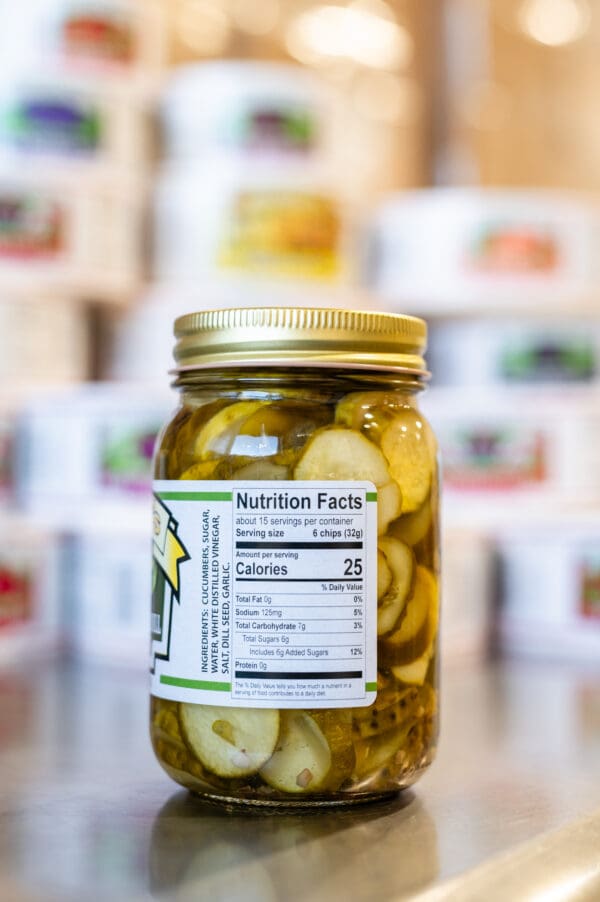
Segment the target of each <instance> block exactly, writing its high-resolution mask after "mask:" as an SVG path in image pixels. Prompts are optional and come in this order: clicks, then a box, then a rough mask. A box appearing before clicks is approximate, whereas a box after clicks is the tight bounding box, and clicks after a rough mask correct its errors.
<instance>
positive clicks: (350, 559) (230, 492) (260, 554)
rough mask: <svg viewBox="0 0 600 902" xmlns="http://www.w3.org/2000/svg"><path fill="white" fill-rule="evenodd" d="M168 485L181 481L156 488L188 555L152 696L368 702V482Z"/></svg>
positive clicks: (373, 672) (373, 559) (371, 693)
mask: <svg viewBox="0 0 600 902" xmlns="http://www.w3.org/2000/svg"><path fill="white" fill-rule="evenodd" d="M164 485H168V486H169V487H173V486H177V490H176V491H175V490H173V491H169V490H166V491H165V490H164V489H162V491H160V492H158V493H157V502H158V504H159V505H162V507H163V508H164V509H165V510H168V511H169V516H170V517H171V518H172V519H174V520H175V521H176V531H177V539H178V542H179V544H180V546H181V548H182V549H183V550H182V552H181V555H182V557H181V560H182V561H184V558H183V555H184V553H185V555H187V558H186V559H185V561H184V562H182V563H181V567H180V571H181V580H180V582H181V585H180V592H179V598H177V599H175V602H174V603H173V604H172V605H171V615H170V618H168V619H169V620H170V622H169V630H170V633H171V643H170V648H169V649H168V655H167V660H166V661H165V659H164V658H161V657H160V655H159V656H155V660H154V672H155V680H154V683H155V688H157V692H156V694H158V695H161V696H162V697H166V698H174V699H178V700H183V701H188V700H189V701H196V702H202V701H204V702H206V703H207V704H221V705H239V706H240V707H280V708H281V707H287V708H304V707H306V708H311V707H312V708H318V707H352V706H358V705H368V704H371V703H372V701H373V699H374V697H375V693H376V689H377V686H376V679H377V651H376V640H377V597H376V582H377V579H376V567H377V505H376V500H377V496H376V490H375V488H374V486H373V485H372V484H371V483H363V482H351V483H340V482H252V483H232V482H219V483H210V484H209V485H208V486H207V485H206V483H196V484H193V485H194V486H196V485H197V486H200V487H202V489H203V490H202V491H192V490H190V491H182V490H181V485H182V484H181V483H161V484H160V486H161V487H162V486H164ZM190 489H191V487H190ZM159 514H160V510H159ZM165 517H166V514H163V519H164V518H165ZM156 518H157V513H156V509H155V522H156ZM156 558H157V554H156V550H155V560H156ZM194 561H195V565H194V563H193V562H194ZM194 571H196V575H194ZM184 574H186V576H185V578H184ZM167 594H168V593H167ZM194 613H195V616H194ZM153 616H154V612H153ZM184 623H185V626H184V627H183V628H182V626H181V625H182V624H184ZM165 626H166V624H165ZM198 629H199V635H198ZM194 634H196V638H197V644H196V646H195V647H196V649H197V650H199V654H197V655H196V658H195V659H194V654H193V652H192V651H190V646H191V645H192V643H193V641H194ZM163 644H164V643H163ZM157 675H158V680H157V679H156V677H157ZM211 675H212V676H214V679H211ZM202 695H203V696H204V698H202V697H201V696H202Z"/></svg>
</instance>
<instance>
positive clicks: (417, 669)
mask: <svg viewBox="0 0 600 902" xmlns="http://www.w3.org/2000/svg"><path fill="white" fill-rule="evenodd" d="M432 657H433V644H430V645H429V647H428V648H426V649H425V651H424V652H423V654H422V655H421V657H420V658H417V659H416V661H411V663H410V664H397V665H396V666H395V667H392V673H393V674H394V676H395V677H396V679H397V680H400V682H402V683H406V684H407V685H413V686H422V685H423V683H424V682H425V677H426V676H427V671H428V670H429V662H430V661H431V658H432Z"/></svg>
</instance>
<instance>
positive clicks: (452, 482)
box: [440, 426, 548, 491]
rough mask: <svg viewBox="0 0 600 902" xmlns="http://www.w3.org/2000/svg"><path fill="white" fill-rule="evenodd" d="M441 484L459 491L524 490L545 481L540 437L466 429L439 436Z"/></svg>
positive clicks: (545, 475) (546, 476)
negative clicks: (442, 464)
mask: <svg viewBox="0 0 600 902" xmlns="http://www.w3.org/2000/svg"><path fill="white" fill-rule="evenodd" d="M440 445H441V448H442V457H443V460H444V484H445V485H446V486H448V487H451V488H454V489H460V490H479V491H502V490H504V489H519V488H527V487H528V486H536V485H540V484H542V483H544V482H545V481H546V480H547V479H548V467H547V454H546V441H545V437H544V435H543V434H542V433H537V432H526V431H524V432H519V431H518V430H515V429H511V428H504V429H502V428H494V427H489V428H486V427H484V426H479V427H469V428H466V429H464V430H457V431H456V432H455V433H453V434H450V435H444V434H443V433H442V434H440Z"/></svg>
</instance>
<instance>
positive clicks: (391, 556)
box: [377, 536, 415, 636]
mask: <svg viewBox="0 0 600 902" xmlns="http://www.w3.org/2000/svg"><path fill="white" fill-rule="evenodd" d="M378 548H379V552H380V554H382V555H383V557H384V558H385V563H386V566H387V567H388V568H389V569H390V571H391V574H392V579H391V583H390V585H389V587H388V589H387V591H386V593H385V595H384V596H383V597H382V598H381V600H380V602H379V606H378V608H377V634H378V635H379V636H383V635H385V634H386V633H389V632H391V631H392V630H393V629H394V627H395V625H396V623H397V622H398V620H399V618H400V615H401V614H402V612H403V611H404V608H405V606H406V602H407V599H408V597H409V595H410V591H411V587H412V583H413V577H414V573H415V559H414V555H413V553H412V550H411V549H410V548H409V547H408V545H405V544H404V542H400V541H399V540H398V539H393V538H392V537H391V536H382V537H381V538H380V539H379V545H378Z"/></svg>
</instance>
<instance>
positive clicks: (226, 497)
mask: <svg viewBox="0 0 600 902" xmlns="http://www.w3.org/2000/svg"><path fill="white" fill-rule="evenodd" d="M156 494H157V495H158V497H159V498H162V499H163V501H232V500H233V492H156Z"/></svg>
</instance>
